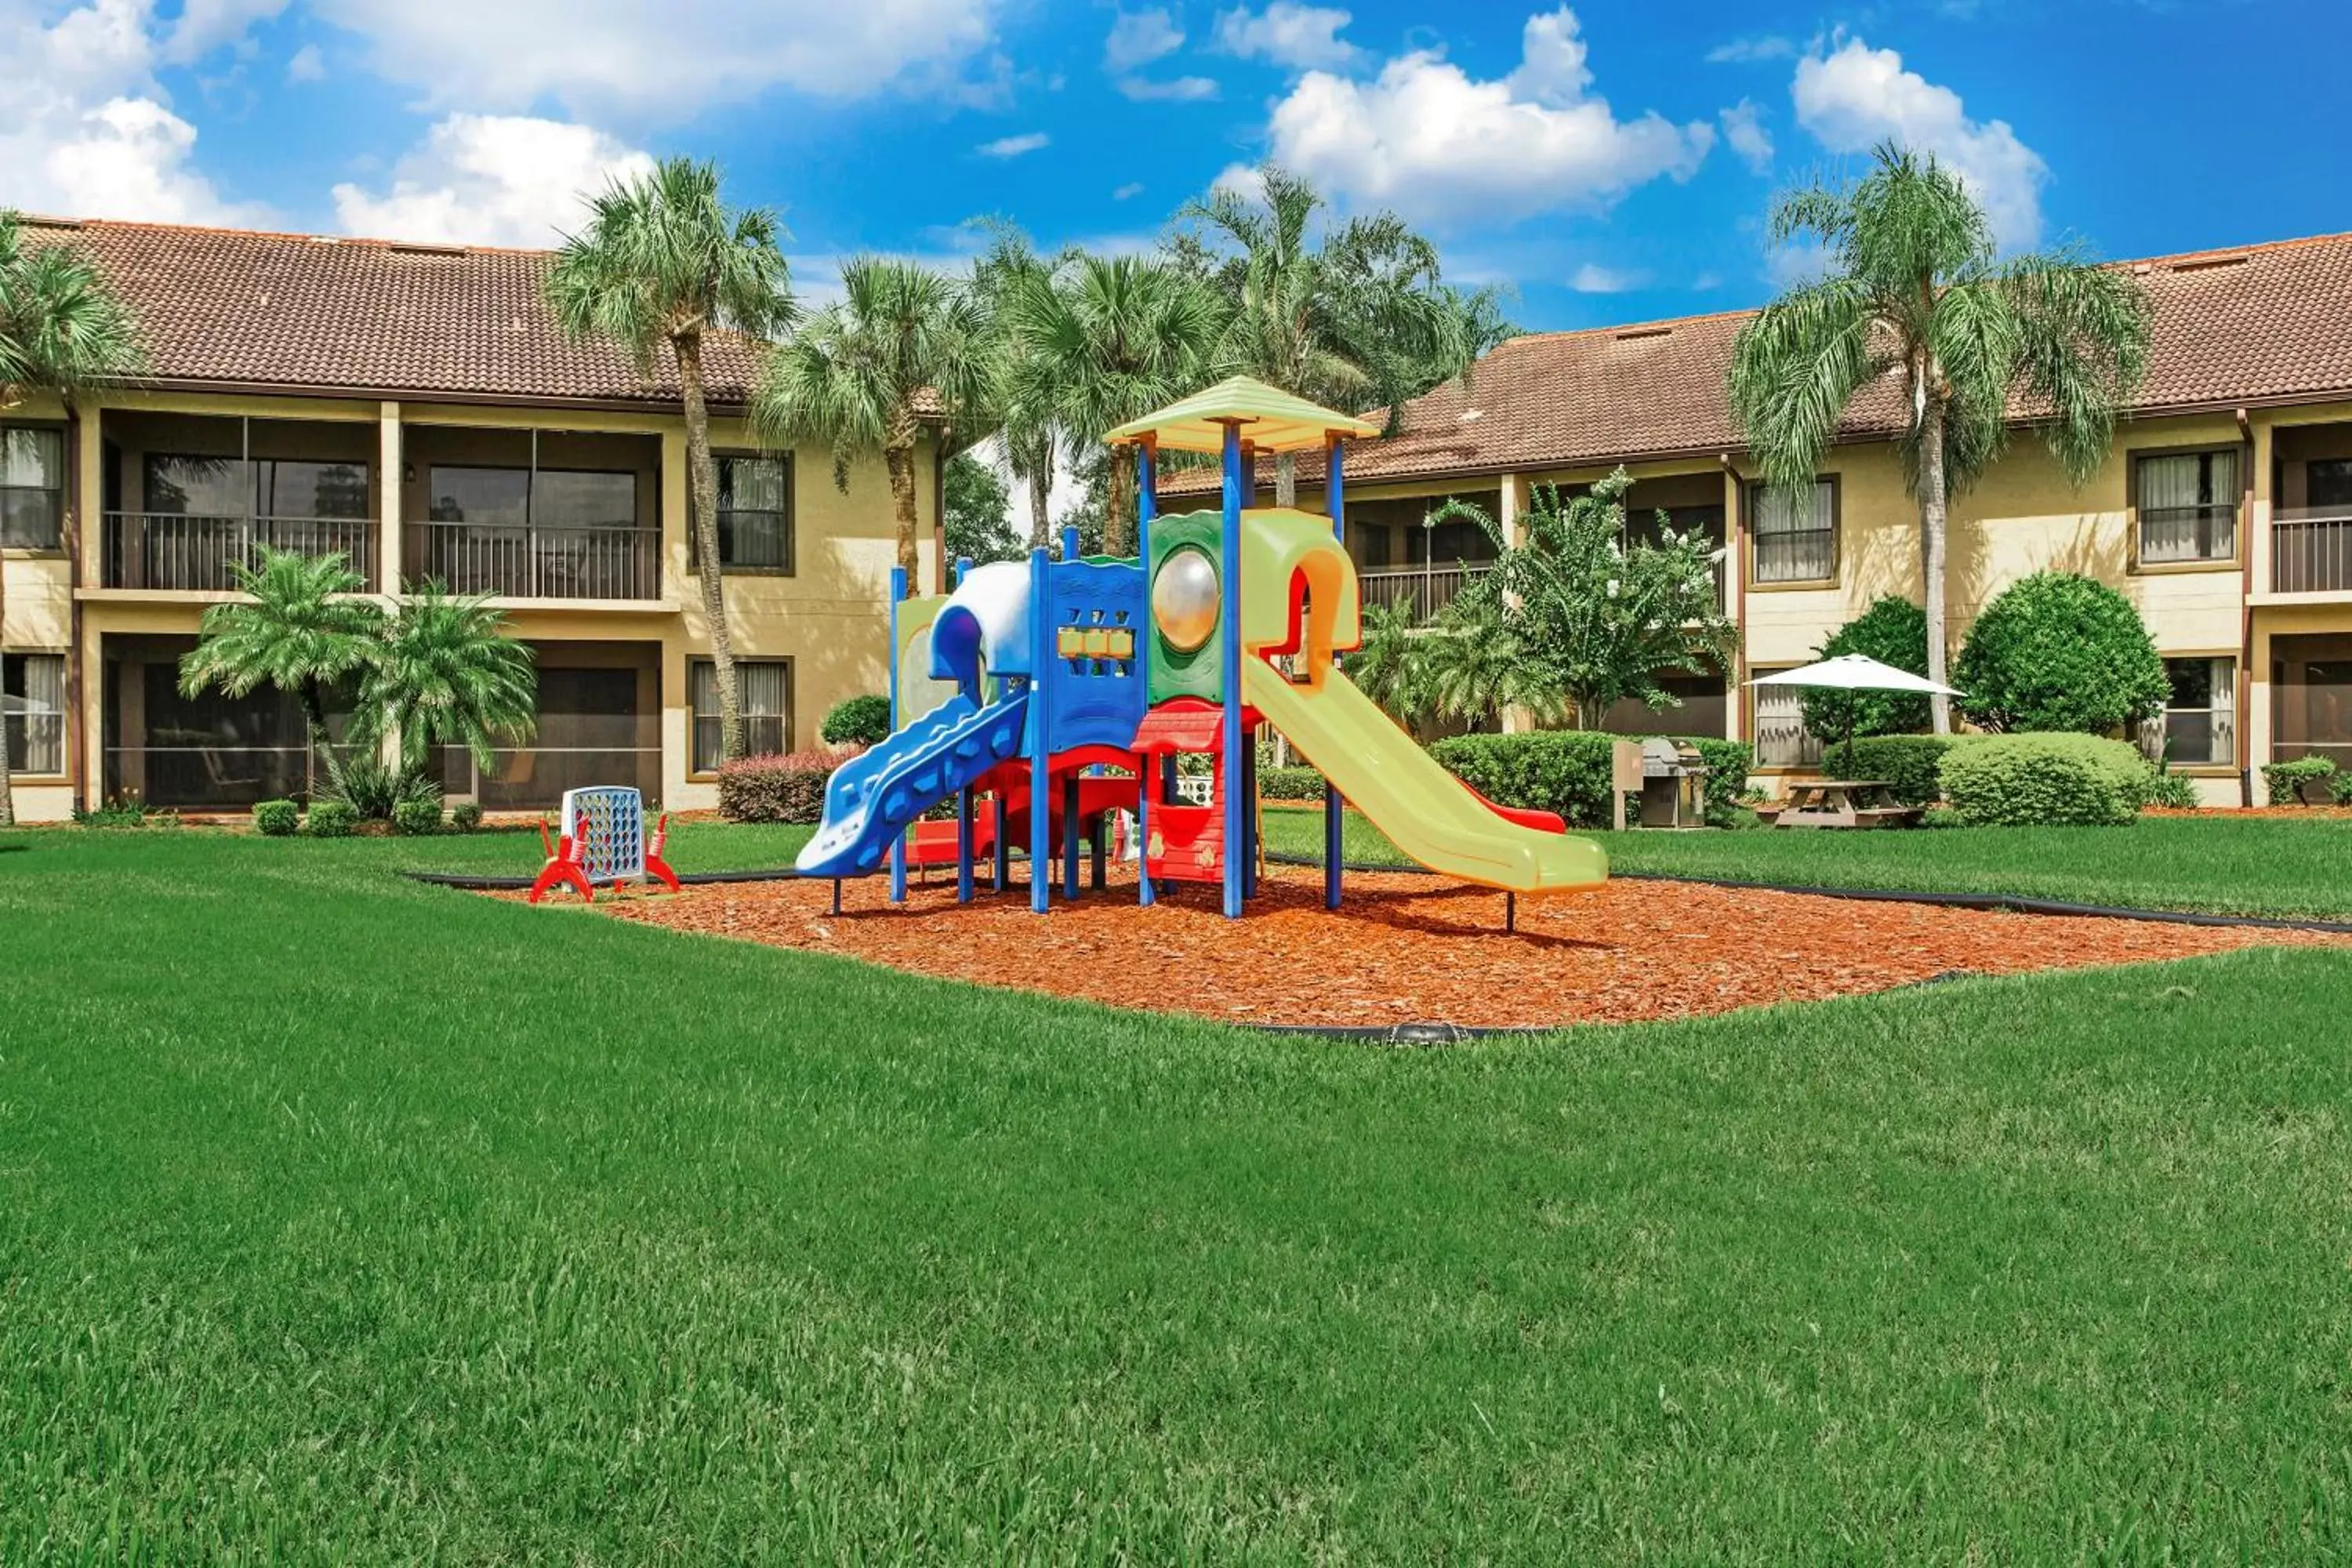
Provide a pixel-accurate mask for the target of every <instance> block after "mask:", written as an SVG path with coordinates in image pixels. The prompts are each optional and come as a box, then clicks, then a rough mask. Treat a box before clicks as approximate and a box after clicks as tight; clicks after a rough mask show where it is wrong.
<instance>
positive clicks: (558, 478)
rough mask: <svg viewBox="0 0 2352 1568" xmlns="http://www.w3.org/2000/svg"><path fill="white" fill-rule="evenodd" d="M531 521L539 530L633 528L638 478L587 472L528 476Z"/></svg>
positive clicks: (544, 470)
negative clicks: (529, 482) (529, 481)
mask: <svg viewBox="0 0 2352 1568" xmlns="http://www.w3.org/2000/svg"><path fill="white" fill-rule="evenodd" d="M530 480H531V489H530V521H531V522H532V523H533V524H534V525H535V526H537V527H540V528H635V526H636V525H637V476H636V475H635V474H633V473H629V472H627V471H626V470H624V471H622V472H619V473H608V472H601V471H596V470H592V469H586V468H541V469H540V470H539V471H538V472H537V473H535V474H533V475H531V477H530Z"/></svg>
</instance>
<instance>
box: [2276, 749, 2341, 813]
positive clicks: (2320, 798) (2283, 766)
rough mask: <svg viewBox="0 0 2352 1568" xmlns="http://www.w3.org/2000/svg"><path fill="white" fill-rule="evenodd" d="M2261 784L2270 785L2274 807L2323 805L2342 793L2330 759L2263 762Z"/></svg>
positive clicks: (2315, 758)
mask: <svg viewBox="0 0 2352 1568" xmlns="http://www.w3.org/2000/svg"><path fill="white" fill-rule="evenodd" d="M2263 783H2264V784H2268V785H2269V786H2270V792H2271V804H2272V805H2326V804H2327V803H2328V802H2329V801H2331V800H2335V799H2337V798H2339V796H2340V795H2341V792H2342V790H2343V786H2342V785H2341V784H2338V783H2337V781H2336V763H2335V760H2334V759H2333V758H2330V757H2297V758H2295V759H2294V761H2293V762H2286V763H2263Z"/></svg>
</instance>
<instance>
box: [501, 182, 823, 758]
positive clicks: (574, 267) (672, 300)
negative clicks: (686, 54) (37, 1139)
mask: <svg viewBox="0 0 2352 1568" xmlns="http://www.w3.org/2000/svg"><path fill="white" fill-rule="evenodd" d="M588 208H589V223H588V226H587V228H586V229H585V230H584V231H583V232H582V233H580V234H578V235H574V236H570V237H566V238H565V240H564V242H563V248H562V252H561V253H559V254H558V255H557V257H556V258H555V265H554V266H553V267H551V268H549V270H548V274H547V281H546V294H547V302H548V305H549V307H550V309H551V310H553V311H554V314H555V320H556V322H557V324H558V325H559V326H561V327H562V330H563V331H564V332H565V333H566V334H567V335H569V336H571V337H573V338H605V339H609V340H610V341H612V342H616V343H619V344H620V345H621V346H622V347H624V348H625V349H627V350H628V351H629V352H630V353H632V354H634V355H635V356H636V361H637V365H638V369H639V370H640V372H641V373H643V374H646V375H651V374H653V373H654V371H655V369H656V366H657V365H658V364H659V363H660V358H661V351H662V350H663V349H664V348H665V347H667V349H668V350H669V352H670V354H671V357H672V358H674V359H675V360H676V361H677V379H678V391H679V395H680V398H681V400H682V401H683V403H684V404H685V407H686V458H687V477H688V485H689V488H690V489H691V490H692V493H693V498H694V540H695V551H696V569H697V571H698V574H699V575H700V577H701V583H702V608H703V614H704V615H705V616H707V617H708V618H709V622H710V663H711V668H712V672H713V674H714V676H715V681H714V684H716V686H717V687H718V689H719V755H720V756H721V757H722V758H728V759H731V758H735V757H740V756H741V755H742V754H743V710H742V703H741V701H740V698H739V697H738V695H737V691H736V685H735V646H734V641H733V639H732V638H731V637H730V636H729V633H728V626H727V600H726V596H725V594H724V593H723V591H722V583H723V578H722V576H721V574H720V563H719V467H718V464H717V463H716V462H715V461H713V459H712V458H711V456H710V410H709V387H708V384H707V382H706V380H705V376H704V372H703V366H702V349H703V336H704V334H705V333H706V332H709V331H728V330H731V331H740V332H748V333H750V334H751V335H752V336H754V337H768V336H772V335H773V334H774V333H777V332H780V331H783V330H784V329H786V328H788V327H789V326H791V325H792V323H793V320H794V318H795V317H796V315H797V314H798V312H797V310H796V309H795V307H794V305H793V296H792V289H791V277H790V273H789V271H788V269H787V268H786V266H785V264H784V256H783V252H782V251H781V250H779V249H778V248H777V247H776V246H777V240H778V238H779V237H781V236H782V232H783V230H782V226H781V225H779V224H778V222H777V221H776V216H775V214H773V213H772V212H771V211H769V210H768V209H767V208H765V207H753V208H751V209H749V210H747V211H744V212H733V211H730V209H729V208H728V206H727V205H726V203H724V202H723V201H721V200H720V199H719V168H718V165H717V164H715V163H698V162H696V161H694V160H693V159H690V158H670V159H666V160H665V161H663V162H662V163H660V164H659V165H658V166H656V168H655V169H654V171H653V172H652V173H651V174H643V175H639V176H638V177H636V178H635V179H632V180H627V181H615V182H614V184H612V185H611V186H609V187H608V188H607V189H606V190H605V191H604V194H603V195H599V196H595V197H593V198H592V199H591V200H590V201H589V204H588Z"/></svg>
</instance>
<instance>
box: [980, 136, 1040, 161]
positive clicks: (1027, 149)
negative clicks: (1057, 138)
mask: <svg viewBox="0 0 2352 1568" xmlns="http://www.w3.org/2000/svg"><path fill="white" fill-rule="evenodd" d="M1053 140H1054V139H1053V138H1052V137H1051V136H1048V135H1046V134H1045V132H1043V131H1028V132H1023V133H1022V134H1020V135H1018V136H1000V137H998V138H997V139H996V140H995V141H993V142H982V143H981V144H980V146H979V147H978V148H977V149H976V151H977V152H978V153H980V155H981V156H982V157H983V158H1018V157H1019V156H1021V154H1022V153H1034V152H1036V151H1037V150H1038V149H1039V148H1040V147H1044V146H1045V145H1047V144H1048V143H1050V142H1052V141H1053Z"/></svg>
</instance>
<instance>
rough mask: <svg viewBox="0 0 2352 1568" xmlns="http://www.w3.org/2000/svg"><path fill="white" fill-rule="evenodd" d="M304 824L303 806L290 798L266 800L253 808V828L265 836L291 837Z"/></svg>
mask: <svg viewBox="0 0 2352 1568" xmlns="http://www.w3.org/2000/svg"><path fill="white" fill-rule="evenodd" d="M300 826H302V808H301V807H299V806H298V805H295V804H294V803H293V802H292V801H290V800H265V801H263V802H262V803H261V804H260V805H257V806H255V807H254V808H253V830H254V831H255V832H256V833H258V834H260V835H261V836H262V837H264V838H290V837H293V836H294V833H295V832H296V830H297V829H299V827H300Z"/></svg>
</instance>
